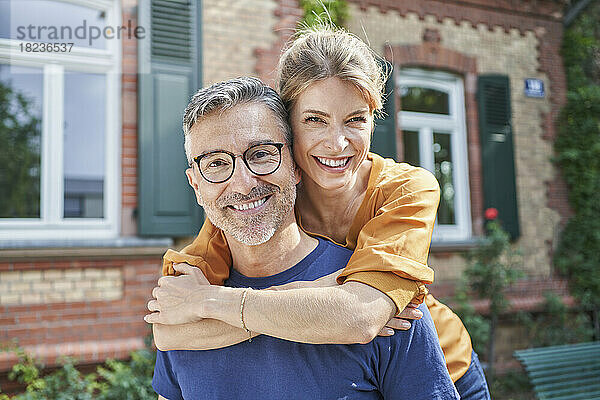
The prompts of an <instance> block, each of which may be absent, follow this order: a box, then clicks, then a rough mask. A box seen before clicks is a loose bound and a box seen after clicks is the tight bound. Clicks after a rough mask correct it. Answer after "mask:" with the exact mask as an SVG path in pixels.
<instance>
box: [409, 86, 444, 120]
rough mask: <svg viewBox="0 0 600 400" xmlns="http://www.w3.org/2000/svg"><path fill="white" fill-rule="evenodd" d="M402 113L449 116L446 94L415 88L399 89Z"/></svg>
mask: <svg viewBox="0 0 600 400" xmlns="http://www.w3.org/2000/svg"><path fill="white" fill-rule="evenodd" d="M400 96H401V98H402V99H401V101H400V103H401V106H402V111H415V112H423V113H431V114H445V115H449V114H450V112H449V105H448V93H446V92H440V91H439V90H435V89H427V88H422V87H415V86H401V87H400Z"/></svg>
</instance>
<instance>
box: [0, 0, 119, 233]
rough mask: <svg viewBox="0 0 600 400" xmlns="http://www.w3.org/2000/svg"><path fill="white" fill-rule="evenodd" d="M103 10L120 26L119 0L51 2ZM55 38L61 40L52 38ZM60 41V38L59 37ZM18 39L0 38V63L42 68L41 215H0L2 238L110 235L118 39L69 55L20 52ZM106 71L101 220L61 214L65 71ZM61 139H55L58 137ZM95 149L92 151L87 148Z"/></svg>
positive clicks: (113, 229) (115, 197)
mask: <svg viewBox="0 0 600 400" xmlns="http://www.w3.org/2000/svg"><path fill="white" fill-rule="evenodd" d="M54 1H57V2H64V3H71V4H76V5H80V6H85V7H89V8H93V9H97V10H99V11H104V12H105V13H106V14H105V15H106V24H107V25H110V26H113V27H116V26H120V25H122V20H121V7H120V2H119V1H118V0H95V1H91V0H54ZM56 42H59V41H56ZM61 42H64V40H63V41H61ZM20 43H22V42H21V41H19V40H11V39H3V38H0V63H1V64H8V65H11V66H23V67H35V68H41V69H42V70H43V109H42V129H41V165H40V167H41V173H40V218H0V241H14V240H19V241H21V240H39V239H50V240H77V239H84V240H85V239H112V238H116V237H118V235H119V232H120V206H119V205H120V198H121V190H120V187H121V177H120V172H121V168H120V160H121V135H120V133H121V129H120V127H121V43H120V40H118V39H116V38H114V39H111V40H106V48H105V49H91V48H81V47H76V46H73V48H72V49H71V52H70V53H35V54H31V53H26V52H21V49H20ZM65 71H69V72H70V71H77V72H87V73H100V74H105V77H106V103H105V110H106V120H105V121H106V124H105V132H104V134H105V138H104V140H105V142H104V145H105V167H104V187H103V203H104V204H103V206H104V214H103V215H104V217H103V218H64V217H63V213H64V211H63V209H64V190H63V185H64V174H63V159H64V158H63V144H64V141H63V126H64V113H63V106H64V73H65ZM57 139H59V140H57ZM89 150H90V151H93V150H94V149H89Z"/></svg>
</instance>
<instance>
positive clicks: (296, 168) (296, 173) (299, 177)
mask: <svg viewBox="0 0 600 400" xmlns="http://www.w3.org/2000/svg"><path fill="white" fill-rule="evenodd" d="M301 180H302V170H301V169H300V167H299V166H298V164H296V163H294V181H295V182H296V185H297V184H299V183H300V181H301Z"/></svg>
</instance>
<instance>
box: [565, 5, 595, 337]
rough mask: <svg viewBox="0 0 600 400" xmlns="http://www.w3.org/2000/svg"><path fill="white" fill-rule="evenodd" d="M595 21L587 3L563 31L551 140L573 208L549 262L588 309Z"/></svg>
mask: <svg viewBox="0 0 600 400" xmlns="http://www.w3.org/2000/svg"><path fill="white" fill-rule="evenodd" d="M599 19H600V4H598V3H596V4H593V5H590V6H589V7H588V8H587V9H586V12H585V13H582V14H581V15H580V16H579V17H578V19H577V21H576V23H574V24H572V25H571V27H570V28H569V29H568V30H567V31H566V32H565V35H564V40H563V47H562V54H563V60H564V63H565V69H566V72H567V86H568V88H569V90H568V92H567V104H566V105H565V106H564V108H563V110H562V111H561V115H560V118H559V120H558V126H557V127H558V136H557V138H556V141H555V143H554V149H555V151H556V154H557V155H556V157H555V162H556V163H557V164H558V165H559V166H560V168H561V170H562V175H563V177H564V178H565V181H566V183H567V185H568V187H569V202H570V204H571V207H572V209H573V210H574V211H575V216H574V217H572V218H571V220H570V221H569V222H568V223H567V225H566V227H565V228H564V229H563V231H562V233H561V237H560V240H559V243H558V246H557V250H556V252H555V254H554V264H555V266H556V267H557V268H558V270H559V271H560V272H562V273H563V274H564V275H565V276H567V277H569V280H570V283H571V291H572V293H573V294H574V295H575V296H576V297H577V299H578V300H579V302H580V304H581V305H582V306H583V307H584V308H585V309H588V310H594V309H596V310H597V309H598V308H600V268H599V266H600V201H599V199H600V26H599V25H598V20H599ZM597 335H600V332H597Z"/></svg>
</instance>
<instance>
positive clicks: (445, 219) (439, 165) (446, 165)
mask: <svg viewBox="0 0 600 400" xmlns="http://www.w3.org/2000/svg"><path fill="white" fill-rule="evenodd" d="M450 146H451V144H450V135H449V134H447V133H438V132H434V133H433V159H434V168H435V177H436V178H437V180H438V182H439V183H440V189H441V192H442V193H441V199H440V207H439V209H438V224H441V225H454V224H455V223H456V220H455V217H454V194H455V193H454V165H453V164H452V149H451V147H450Z"/></svg>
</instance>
